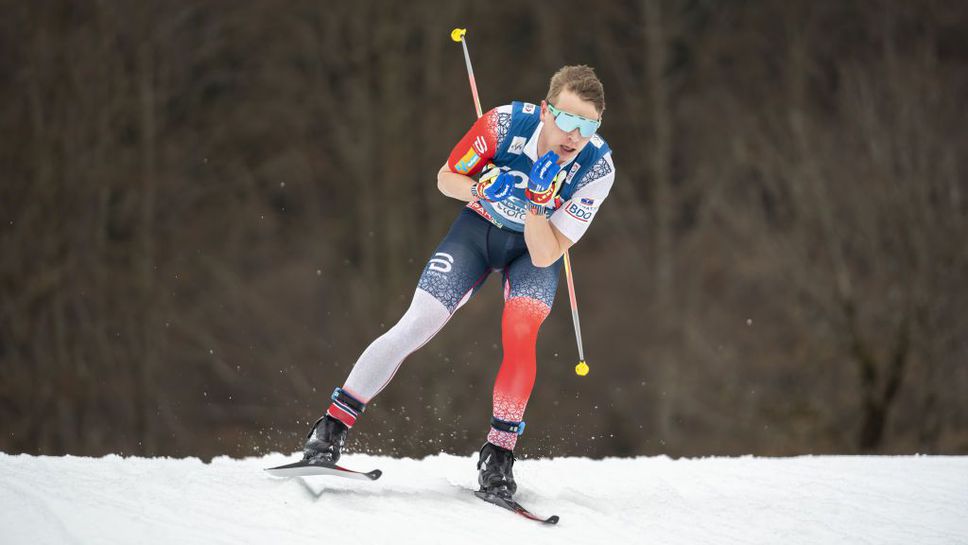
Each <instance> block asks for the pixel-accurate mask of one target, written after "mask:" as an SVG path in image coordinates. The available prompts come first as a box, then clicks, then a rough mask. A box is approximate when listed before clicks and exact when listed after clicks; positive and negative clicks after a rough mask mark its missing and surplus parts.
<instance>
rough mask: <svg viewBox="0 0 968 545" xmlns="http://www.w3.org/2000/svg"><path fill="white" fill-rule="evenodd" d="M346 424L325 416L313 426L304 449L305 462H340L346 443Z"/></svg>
mask: <svg viewBox="0 0 968 545" xmlns="http://www.w3.org/2000/svg"><path fill="white" fill-rule="evenodd" d="M347 431H349V428H347V427H346V424H344V423H342V422H340V421H339V420H337V419H335V418H333V417H332V416H329V415H328V414H327V415H324V416H323V417H322V418H320V419H319V420H317V421H316V423H315V424H313V429H312V430H310V431H309V435H308V436H307V437H308V440H307V441H306V445H305V446H304V447H303V460H305V461H307V462H309V463H311V464H318V463H330V464H335V463H336V462H337V461H338V460H339V456H340V450H341V449H342V448H343V443H345V442H346V432H347Z"/></svg>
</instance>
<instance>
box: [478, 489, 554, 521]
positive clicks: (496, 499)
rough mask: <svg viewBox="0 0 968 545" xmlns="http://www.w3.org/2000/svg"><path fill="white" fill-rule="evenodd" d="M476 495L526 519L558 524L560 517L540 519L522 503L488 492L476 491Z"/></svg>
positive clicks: (552, 516)
mask: <svg viewBox="0 0 968 545" xmlns="http://www.w3.org/2000/svg"><path fill="white" fill-rule="evenodd" d="M474 495H475V496H477V497H478V498H481V499H482V500H484V501H486V502H488V503H493V504H494V505H497V506H498V507H503V508H505V509H507V510H508V511H512V512H514V513H517V514H519V515H521V516H522V517H524V518H526V519H531V520H536V521H538V522H542V523H544V524H558V515H551V516H550V517H548V518H546V519H545V518H541V517H539V516H538V515H535V514H534V513H532V512H531V511H528V510H527V509H525V508H524V507H523V506H522V505H521V504H520V503H518V502H516V501H514V500H508V499H504V498H502V497H500V496H495V495H494V494H488V493H487V492H483V491H480V490H475V491H474Z"/></svg>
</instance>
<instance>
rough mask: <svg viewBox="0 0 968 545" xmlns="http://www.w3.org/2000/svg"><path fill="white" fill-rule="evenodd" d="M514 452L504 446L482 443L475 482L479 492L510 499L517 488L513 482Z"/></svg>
mask: <svg viewBox="0 0 968 545" xmlns="http://www.w3.org/2000/svg"><path fill="white" fill-rule="evenodd" d="M513 465H514V453H513V452H512V451H510V450H508V449H506V448H502V447H499V446H497V445H493V444H491V443H484V446H483V447H481V456H480V458H479V459H478V460H477V469H478V470H480V471H479V473H478V474H477V482H478V484H480V485H481V492H483V493H485V494H490V495H494V496H498V497H500V498H503V499H505V500H510V499H511V496H512V495H514V493H515V492H516V491H517V489H518V485H517V484H516V483H515V482H514V473H513V472H512V471H511V466H513Z"/></svg>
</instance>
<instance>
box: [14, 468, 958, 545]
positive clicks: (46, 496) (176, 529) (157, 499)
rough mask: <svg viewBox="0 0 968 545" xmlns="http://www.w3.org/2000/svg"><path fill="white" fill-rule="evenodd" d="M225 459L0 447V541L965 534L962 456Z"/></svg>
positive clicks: (874, 540) (832, 540) (492, 540)
mask: <svg viewBox="0 0 968 545" xmlns="http://www.w3.org/2000/svg"><path fill="white" fill-rule="evenodd" d="M292 459H293V457H292V456H287V455H282V454H273V455H269V456H266V457H264V458H248V459H244V460H236V459H230V458H216V459H215V460H213V461H212V463H210V464H206V463H203V462H201V461H200V460H198V459H194V458H189V459H169V458H121V457H118V456H107V457H104V458H77V457H70V456H68V457H46V456H39V457H38V456H27V455H19V456H11V455H7V454H2V453H0V543H2V544H4V545H6V544H31V545H36V544H47V543H50V544H58V545H60V544H73V543H83V544H104V543H111V544H114V543H118V544H142V543H144V544H165V545H168V544H194V543H198V544H206V545H211V544H221V543H224V544H231V545H239V544H247V543H260V544H277V543H278V544H288V543H292V544H300V545H308V544H310V543H334V544H338V543H352V544H371V543H376V544H380V543H387V544H393V545H399V544H406V543H421V544H424V543H446V544H448V545H456V544H464V543H487V544H489V545H494V544H499V543H504V544H507V545H511V544H515V543H526V544H527V545H537V544H543V543H549V544H551V543H554V544H556V545H558V544H561V543H585V544H598V543H606V542H617V543H647V544H703V545H706V544H758V543H763V544H766V543H769V544H784V545H788V544H799V543H809V544H840V543H842V544H851V545H859V544H878V545H881V544H895V543H896V544H904V545H914V544H918V545H925V544H945V545H951V544H968V457H965V456H960V457H933V456H932V457H926V456H902V457H838V456H818V457H798V458H753V457H744V458H704V459H680V460H672V459H669V458H666V457H655V458H634V459H605V460H589V459H583V458H558V459H543V460H519V461H518V462H517V464H516V465H515V468H514V469H515V476H516V477H517V480H518V482H519V490H518V494H517V496H516V498H517V499H518V500H519V501H520V502H521V503H522V504H524V505H526V506H528V507H530V508H531V509H533V510H534V511H535V512H537V513H538V514H541V515H544V516H549V515H551V514H557V515H560V516H561V522H560V523H559V524H558V526H545V525H542V524H539V523H536V522H533V521H529V520H526V519H524V518H522V517H519V516H517V515H514V514H513V513H510V512H508V511H504V510H502V509H500V508H498V507H494V506H492V505H490V504H487V503H484V502H482V501H481V500H479V499H477V498H476V497H474V496H473V494H471V490H473V489H474V488H476V470H475V467H474V462H475V458H474V457H472V456H466V457H460V456H452V455H446V454H441V455H437V456H431V457H428V458H425V459H423V460H413V459H396V458H388V457H378V456H368V455H361V454H351V455H349V456H347V457H345V458H344V460H343V461H344V462H345V463H346V465H347V466H350V467H353V468H357V469H363V470H370V469H374V468H380V469H382V470H383V472H384V473H383V477H382V478H381V479H380V480H378V481H375V482H364V481H354V480H348V479H340V478H337V477H307V478H293V479H279V478H274V477H270V476H268V475H267V474H265V472H263V471H262V469H263V468H265V467H269V466H275V465H280V464H283V463H286V462H288V461H291V460H292Z"/></svg>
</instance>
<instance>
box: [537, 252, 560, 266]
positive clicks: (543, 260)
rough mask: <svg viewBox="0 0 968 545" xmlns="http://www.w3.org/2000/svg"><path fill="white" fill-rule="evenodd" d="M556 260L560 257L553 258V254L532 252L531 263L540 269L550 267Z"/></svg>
mask: <svg viewBox="0 0 968 545" xmlns="http://www.w3.org/2000/svg"><path fill="white" fill-rule="evenodd" d="M555 261H558V258H551V256H537V255H535V254H531V264H532V265H534V266H535V267H537V268H539V269H543V268H545V267H550V266H551V265H553V264H554V263H555Z"/></svg>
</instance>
